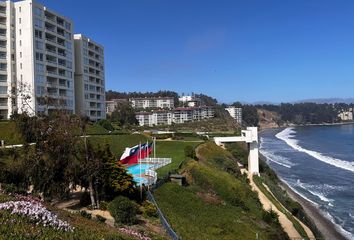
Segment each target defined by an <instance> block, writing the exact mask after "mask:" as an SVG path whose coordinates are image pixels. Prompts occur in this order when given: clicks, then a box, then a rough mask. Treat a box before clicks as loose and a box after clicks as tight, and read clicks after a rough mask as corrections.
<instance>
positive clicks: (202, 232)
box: [155, 142, 288, 239]
mask: <svg viewBox="0 0 354 240" xmlns="http://www.w3.org/2000/svg"><path fill="white" fill-rule="evenodd" d="M197 156H198V158H199V161H194V160H190V161H188V162H187V163H186V164H184V166H183V167H182V169H181V170H180V171H181V174H183V175H185V176H186V178H187V182H188V184H189V185H188V186H187V187H181V186H178V185H175V184H172V183H168V184H165V185H163V186H162V187H160V188H158V189H157V190H156V192H155V197H156V199H157V202H158V204H159V206H160V208H161V209H162V211H163V212H164V213H165V215H166V217H167V218H168V220H169V221H170V223H171V225H172V227H173V228H174V229H175V230H176V231H177V233H178V234H179V235H180V236H181V237H182V238H183V239H256V236H257V235H258V239H288V237H287V235H286V233H285V232H284V231H283V229H282V228H281V226H280V224H279V222H278V219H277V218H276V217H275V216H274V215H272V214H271V213H268V212H265V211H264V210H263V209H262V206H261V204H260V202H259V199H258V196H257V194H256V193H255V192H253V191H252V190H251V188H250V186H249V185H248V182H247V180H246V177H245V176H243V175H241V173H240V170H239V168H238V165H237V163H236V161H235V159H234V158H233V157H232V155H231V154H230V153H229V152H227V151H225V150H223V149H221V148H220V147H218V146H216V145H215V144H214V143H211V142H208V143H205V144H202V145H200V146H199V147H198V149H197Z"/></svg>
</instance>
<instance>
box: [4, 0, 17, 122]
mask: <svg viewBox="0 0 354 240" xmlns="http://www.w3.org/2000/svg"><path fill="white" fill-rule="evenodd" d="M15 87H16V65H15V9H14V4H13V2H10V1H1V2H0V119H3V118H9V117H10V116H11V115H12V114H13V112H14V111H15V110H16V96H15Z"/></svg>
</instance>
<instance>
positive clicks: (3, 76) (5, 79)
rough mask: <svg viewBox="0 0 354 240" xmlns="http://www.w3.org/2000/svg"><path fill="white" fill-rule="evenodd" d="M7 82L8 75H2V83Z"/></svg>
mask: <svg viewBox="0 0 354 240" xmlns="http://www.w3.org/2000/svg"><path fill="white" fill-rule="evenodd" d="M6 81H7V75H2V74H1V75H0V82H6Z"/></svg>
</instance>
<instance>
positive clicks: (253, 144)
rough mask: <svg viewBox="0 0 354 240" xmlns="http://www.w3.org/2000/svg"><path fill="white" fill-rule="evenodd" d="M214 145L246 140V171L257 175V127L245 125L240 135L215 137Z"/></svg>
mask: <svg viewBox="0 0 354 240" xmlns="http://www.w3.org/2000/svg"><path fill="white" fill-rule="evenodd" d="M214 141H215V143H216V145H219V146H221V145H223V144H224V143H232V142H246V143H248V144H249V155H248V172H249V173H250V174H256V175H259V152H258V128H257V127H247V130H242V133H241V136H237V137H215V138H214Z"/></svg>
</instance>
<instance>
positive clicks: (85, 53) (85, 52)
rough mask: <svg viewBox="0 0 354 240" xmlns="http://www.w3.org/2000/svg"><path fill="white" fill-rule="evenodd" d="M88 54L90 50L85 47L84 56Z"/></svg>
mask: <svg viewBox="0 0 354 240" xmlns="http://www.w3.org/2000/svg"><path fill="white" fill-rule="evenodd" d="M87 55H88V51H87V49H85V48H84V56H87Z"/></svg>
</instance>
